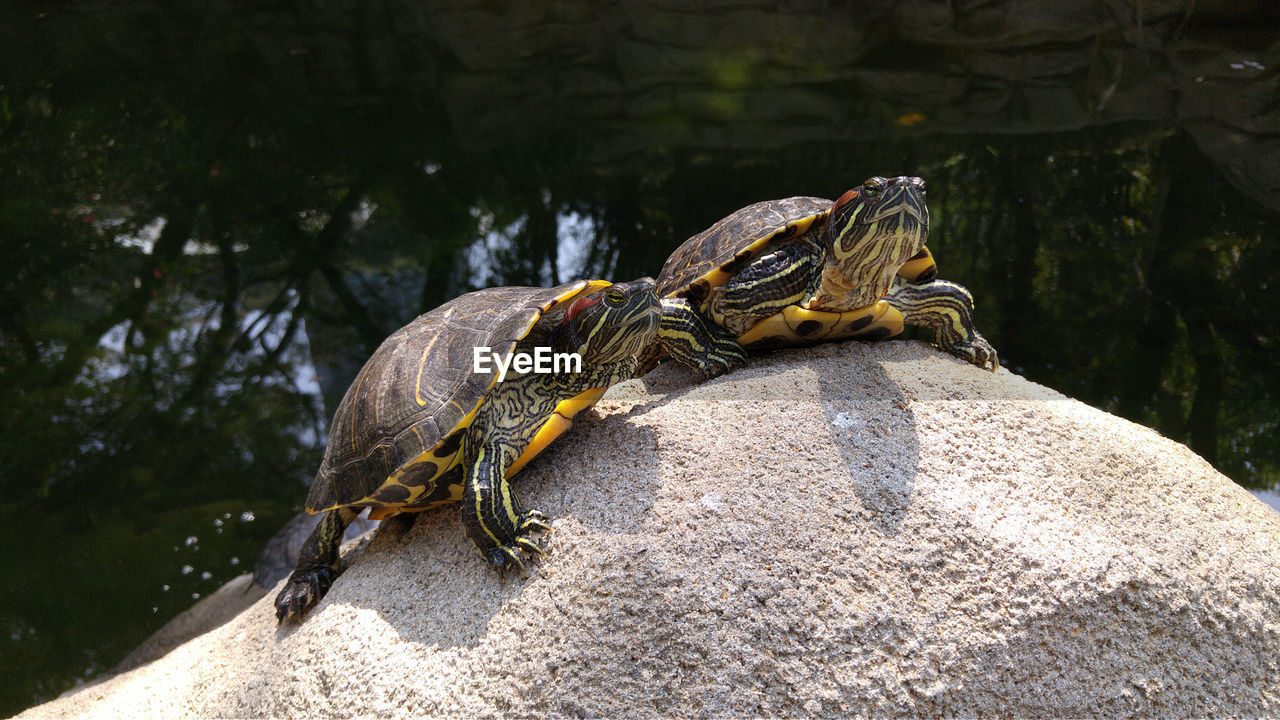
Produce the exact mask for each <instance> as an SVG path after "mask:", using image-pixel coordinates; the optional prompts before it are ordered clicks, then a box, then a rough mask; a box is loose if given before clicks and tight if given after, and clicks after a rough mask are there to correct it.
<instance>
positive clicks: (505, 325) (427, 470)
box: [306, 280, 608, 513]
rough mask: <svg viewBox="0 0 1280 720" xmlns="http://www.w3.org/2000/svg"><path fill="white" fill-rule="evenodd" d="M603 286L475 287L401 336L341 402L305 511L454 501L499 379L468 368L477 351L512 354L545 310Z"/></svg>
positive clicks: (383, 346)
mask: <svg viewBox="0 0 1280 720" xmlns="http://www.w3.org/2000/svg"><path fill="white" fill-rule="evenodd" d="M607 285H608V283H607V282H604V281H601V280H595V281H586V280H578V281H576V282H571V283H566V284H564V285H560V286H559V287H554V288H533V287H499V288H489V289H487V290H479V291H477V292H472V293H467V294H466V295H462V296H460V297H457V298H454V299H453V300H450V301H449V302H447V303H445V304H443V305H441V306H439V307H437V308H435V309H434V310H431V311H430V312H427V313H425V314H423V315H420V316H419V317H418V318H417V319H415V320H414V321H413V322H411V323H409V324H408V325H406V326H404V327H403V328H401V329H399V330H397V331H396V332H395V333H393V334H392V335H391V336H390V337H388V338H387V339H386V340H384V341H383V342H382V344H381V345H380V346H379V347H378V349H377V350H376V351H374V353H373V356H372V357H370V358H369V360H368V362H366V363H365V365H364V367H363V368H362V369H361V370H360V373H359V374H358V375H357V376H356V379H355V380H354V381H353V382H352V383H351V387H349V388H347V392H346V395H344V396H343V398H342V402H341V403H340V404H339V405H338V410H337V412H336V413H334V416H333V423H332V425H331V426H330V428H329V443H328V445H327V446H326V448H325V454H324V460H323V461H322V462H321V463H320V470H319V471H318V472H317V473H316V478H315V481H314V482H313V483H312V484H311V492H310V493H309V494H308V495H307V505H306V507H307V510H308V511H309V512H313V513H314V512H322V511H325V510H331V509H333V508H336V507H342V506H348V505H361V506H370V507H385V506H414V507H423V508H425V507H430V506H434V505H438V504H442V503H444V502H448V501H449V500H450V499H457V498H451V494H450V489H449V486H451V485H453V486H460V484H461V477H462V468H461V467H460V465H459V464H458V463H459V460H460V457H458V455H459V449H460V447H461V443H462V431H463V430H465V429H466V427H467V426H468V425H469V424H470V423H471V419H472V418H473V417H474V416H475V412H476V410H477V409H479V407H480V403H481V401H483V400H484V398H485V397H486V396H487V395H488V393H489V391H490V390H491V389H492V387H493V385H494V384H495V383H496V382H497V377H498V376H497V373H489V374H488V375H483V374H477V373H475V372H472V366H473V363H474V350H473V348H476V347H488V348H489V349H490V351H491V352H493V353H502V354H504V355H505V354H507V353H510V352H512V351H513V350H514V349H515V346H516V344H517V343H518V342H520V341H521V340H523V339H524V338H526V337H527V336H528V335H529V334H530V332H531V331H533V330H534V328H535V326H537V324H538V321H539V320H540V319H541V318H543V317H545V316H546V315H547V314H548V313H549V312H552V311H554V310H555V309H558V308H560V309H562V308H564V307H565V306H567V304H568V303H570V302H572V301H573V300H574V299H575V298H577V297H579V296H580V295H582V294H584V293H588V292H592V291H595V290H597V289H599V288H602V287H605V286H607ZM535 420H536V418H530V422H533V421H535ZM454 475H456V477H453V476H454Z"/></svg>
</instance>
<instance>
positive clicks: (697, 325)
mask: <svg viewBox="0 0 1280 720" xmlns="http://www.w3.org/2000/svg"><path fill="white" fill-rule="evenodd" d="M658 342H660V343H661V344H662V349H663V350H664V351H666V353H667V354H668V355H670V356H671V357H673V358H675V359H676V360H678V361H679V362H681V363H683V364H685V365H688V366H689V367H691V368H694V369H695V370H698V371H699V372H701V373H702V374H703V375H704V376H706V377H708V378H713V377H716V376H718V375H723V374H725V373H727V372H729V371H730V370H733V369H735V368H740V367H742V366H743V365H746V364H747V354H746V353H745V352H744V351H743V350H742V346H740V345H738V342H737V340H735V339H734V338H733V335H732V334H731V333H730V332H729V331H728V330H725V329H724V328H722V327H720V326H719V325H717V324H715V323H713V322H710V321H709V320H707V319H706V318H704V317H703V316H702V315H700V314H699V313H698V312H696V311H695V310H694V309H693V308H692V307H690V306H689V301H688V300H685V299H684V298H664V299H663V301H662V322H661V324H660V325H659V326H658Z"/></svg>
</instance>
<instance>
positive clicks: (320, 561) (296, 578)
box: [276, 508, 360, 624]
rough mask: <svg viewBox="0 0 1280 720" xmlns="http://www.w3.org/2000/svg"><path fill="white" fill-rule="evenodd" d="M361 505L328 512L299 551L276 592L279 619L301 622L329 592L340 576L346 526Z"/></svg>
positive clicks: (283, 621) (358, 511) (280, 621)
mask: <svg viewBox="0 0 1280 720" xmlns="http://www.w3.org/2000/svg"><path fill="white" fill-rule="evenodd" d="M359 514H360V510H359V508H338V509H336V510H330V511H329V512H327V513H325V515H324V518H323V519H322V520H320V524H319V525H316V529H315V530H312V531H311V535H310V537H308V538H307V541H306V542H305V543H303V545H302V551H301V552H299V553H298V565H297V567H296V568H294V570H293V574H292V575H290V576H289V580H288V581H287V582H285V584H284V588H282V589H281V590H280V593H279V594H278V595H276V622H278V623H281V624H284V623H286V622H302V616H303V614H304V613H306V612H307V611H308V610H310V609H311V607H312V606H313V605H315V604H316V603H318V602H320V598H322V597H324V595H325V593H327V592H329V586H330V585H332V584H333V580H334V578H336V577H338V548H340V547H341V546H342V535H343V533H345V532H346V530H347V526H348V525H350V524H351V521H352V520H354V519H355V517H356V515H359Z"/></svg>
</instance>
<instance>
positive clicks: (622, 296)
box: [604, 290, 627, 307]
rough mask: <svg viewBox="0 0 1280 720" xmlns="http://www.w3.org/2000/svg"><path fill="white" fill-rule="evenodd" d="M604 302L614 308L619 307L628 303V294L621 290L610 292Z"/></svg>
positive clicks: (605, 295)
mask: <svg viewBox="0 0 1280 720" xmlns="http://www.w3.org/2000/svg"><path fill="white" fill-rule="evenodd" d="M604 301H605V302H607V303H609V304H610V305H612V306H613V307H618V306H620V305H622V304H623V303H625V302H626V301H627V294H626V293H624V292H622V291H621V290H610V291H609V292H607V293H605V294H604Z"/></svg>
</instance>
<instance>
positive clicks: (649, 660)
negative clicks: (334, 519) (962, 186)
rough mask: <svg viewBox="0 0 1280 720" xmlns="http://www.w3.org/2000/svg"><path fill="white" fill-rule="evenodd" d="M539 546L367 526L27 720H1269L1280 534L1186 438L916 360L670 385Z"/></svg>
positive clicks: (560, 469)
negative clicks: (526, 574) (518, 547)
mask: <svg viewBox="0 0 1280 720" xmlns="http://www.w3.org/2000/svg"><path fill="white" fill-rule="evenodd" d="M519 486H520V491H521V493H522V495H523V497H524V499H525V500H526V504H527V505H529V506H531V507H537V508H540V509H542V510H544V511H545V512H547V513H548V514H549V515H550V516H552V517H554V518H555V523H554V525H555V530H556V531H555V533H554V534H553V535H552V536H551V539H550V549H551V556H550V558H549V559H547V560H546V561H544V562H543V563H542V564H541V566H540V567H538V568H537V569H536V570H535V571H534V572H533V574H532V576H531V577H530V578H529V579H521V578H518V577H508V578H507V579H505V580H501V579H499V578H498V577H497V575H496V574H495V573H493V572H492V571H491V570H489V568H488V567H487V566H486V565H485V564H484V562H483V561H482V560H481V558H480V556H479V555H478V554H477V553H476V551H475V550H474V548H472V547H471V545H470V544H469V543H468V542H467V541H466V539H465V538H464V537H463V535H462V532H461V529H460V527H459V524H458V518H457V512H456V510H443V511H440V512H434V513H428V514H424V515H422V516H420V517H418V518H417V519H416V522H406V521H392V522H389V523H385V524H384V526H383V527H382V528H381V529H380V530H379V531H378V533H377V535H376V537H375V538H374V540H373V541H372V542H371V543H370V544H369V545H368V546H367V548H366V549H364V550H363V554H362V555H361V556H360V557H358V558H350V559H351V560H353V562H352V564H351V566H350V569H348V570H347V572H346V573H345V574H344V575H343V576H342V577H341V578H340V579H339V580H338V582H337V583H336V584H335V585H334V586H333V589H332V591H331V592H330V593H329V596H328V598H327V599H326V600H325V601H324V602H323V603H322V604H321V605H320V606H318V607H317V608H316V610H315V611H313V612H312V613H311V614H310V615H309V616H308V618H307V620H306V622H305V623H303V624H302V625H301V626H300V627H298V628H286V629H277V628H276V624H275V616H274V612H273V608H272V606H271V597H270V596H268V597H265V598H263V599H262V600H260V601H258V602H257V603H255V604H254V605H253V606H252V607H250V608H249V609H248V610H246V611H245V612H243V613H241V614H240V615H239V616H237V617H236V618H234V619H233V620H231V621H230V622H228V623H226V624H225V625H223V626H221V627H219V628H217V629H216V630H213V631H211V632H209V633H207V634H205V635H203V636H200V637H198V638H195V639H193V640H192V641H190V642H188V643H186V644H184V645H182V646H180V647H178V648H177V649H175V650H173V651H172V652H170V653H169V654H168V655H167V656H165V657H163V658H161V659H160V660H157V661H155V662H153V663H151V664H149V665H145V666H143V667H140V668H137V669H135V670H132V671H130V672H127V673H124V674H122V675H120V676H117V677H115V678H112V679H110V680H108V681H106V682H104V683H102V684H100V685H96V686H93V687H89V688H86V689H84V690H82V691H80V692H79V693H76V694H74V695H71V696H69V697H65V698H62V699H59V700H57V701H54V702H52V703H49V704H47V705H43V706H40V707H37V708H34V709H33V710H31V711H29V712H28V713H27V714H25V715H24V717H48V716H92V717H103V718H115V717H120V716H128V717H157V718H173V717H180V716H201V717H214V716H238V717H244V716H279V717H334V716H351V715H364V716H374V715H376V716H379V717H419V716H423V715H457V716H510V715H516V716H557V717H560V716H611V717H623V716H625V717H644V716H657V715H679V716H687V717H728V716H756V715H770V716H778V715H814V716H845V715H855V714H858V715H860V714H871V715H881V714H912V715H918V714H945V715H974V714H998V715H1024V716H1025V715H1054V716H1081V715H1106V716H1121V715H1143V716H1152V715H1156V716H1201V715H1254V716H1256V715H1272V716H1274V715H1277V714H1280V666H1278V665H1280V662H1278V660H1277V653H1276V648H1277V647H1280V514H1278V513H1276V512H1275V511H1274V510H1272V509H1270V508H1268V507H1266V506H1265V505H1263V504H1262V503H1261V502H1258V501H1257V500H1256V499H1254V498H1253V497H1251V496H1250V495H1249V493H1247V492H1245V491H1244V490H1242V489H1240V488H1238V487H1237V486H1235V485H1234V484H1232V483H1231V482H1230V481H1229V480H1227V479H1226V478H1225V477H1223V476H1222V475H1220V474H1218V473H1217V472H1216V471H1214V470H1213V469H1212V468H1211V467H1210V466H1209V465H1208V464H1207V463H1205V462H1204V461H1203V460H1201V459H1200V458H1199V457H1197V456H1196V455H1194V454H1192V453H1191V452H1190V451H1188V450H1187V449H1186V448H1185V447H1183V446H1182V445H1179V444H1177V443H1175V442H1171V441H1169V440H1167V439H1164V438H1162V437H1160V436H1159V435H1157V434H1156V433H1154V432H1152V431H1151V430H1148V429H1146V428H1143V427H1140V426H1137V425H1134V424H1132V423H1129V422H1127V421H1124V420H1121V419H1118V418H1116V417H1113V416H1110V415H1108V414H1106V413H1103V412H1101V411H1098V410H1095V409H1093V408H1090V407H1087V406H1085V405H1083V404H1081V403H1078V402H1076V401H1073V400H1071V399H1069V398H1066V397H1063V396H1062V395H1059V394H1057V393H1054V392H1052V391H1050V390H1047V389H1045V388H1042V387H1039V386H1037V385H1035V384H1033V383H1030V382H1027V381H1025V380H1023V379H1022V378H1019V377H1017V376H1015V375H1012V374H1010V373H1008V372H1006V371H1003V370H1002V371H1000V372H999V373H998V374H995V375H992V374H990V373H986V372H983V371H980V370H978V369H975V368H973V367H971V366H968V365H965V364H963V363H961V362H959V361H957V360H955V359H953V358H950V357H948V356H945V355H943V354H941V353H939V352H937V351H936V350H934V349H932V348H929V347H927V346H925V345H923V344H919V343H910V342H887V343H881V344H859V343H846V344H840V345H828V346H823V347H819V348H815V349H812V350H807V351H787V352H782V353H777V354H774V355H771V356H768V357H763V358H759V359H756V360H755V361H753V363H752V364H751V366H750V367H748V368H746V369H745V370H742V371H739V372H735V373H732V374H730V375H729V376H726V377H724V378H720V379H718V380H715V381H711V382H705V383H697V382H695V381H694V378H692V377H691V376H690V375H688V374H687V373H686V372H685V371H683V370H681V369H679V368H674V367H666V368H661V369H659V370H658V371H656V372H655V373H653V374H651V375H650V376H648V377H647V378H645V379H644V380H642V381H631V382H628V383H624V384H622V385H620V386H618V387H616V388H614V389H613V390H611V391H610V393H609V394H608V395H607V396H606V397H605V399H604V400H603V401H602V402H601V404H600V406H599V407H598V412H597V413H596V414H595V416H594V417H588V418H586V419H585V420H584V422H582V423H581V424H580V425H579V426H578V427H577V428H576V429H575V430H574V431H573V432H572V433H570V434H569V435H568V436H566V437H565V438H563V439H562V440H561V441H560V442H559V443H557V446H556V447H555V448H553V449H552V450H550V451H549V452H548V453H547V454H545V455H544V456H543V457H542V458H540V459H539V460H538V461H537V462H535V463H533V464H532V465H530V466H529V467H528V468H527V469H526V470H525V471H524V472H523V473H522V475H521V479H520V482H519Z"/></svg>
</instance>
